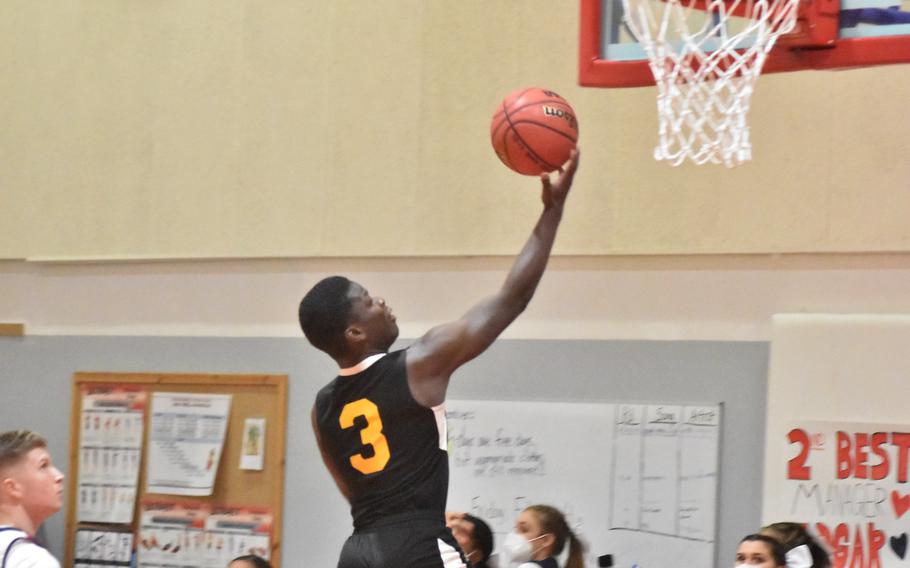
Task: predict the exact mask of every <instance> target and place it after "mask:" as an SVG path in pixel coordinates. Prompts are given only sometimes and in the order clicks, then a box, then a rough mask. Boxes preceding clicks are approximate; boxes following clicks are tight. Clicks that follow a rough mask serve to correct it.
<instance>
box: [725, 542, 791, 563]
mask: <svg viewBox="0 0 910 568" xmlns="http://www.w3.org/2000/svg"><path fill="white" fill-rule="evenodd" d="M734 567H735V568H787V559H786V551H785V550H784V547H783V545H781V543H780V542H778V541H777V540H775V539H773V538H771V537H770V536H765V535H763V534H750V535H748V536H746V537H745V538H743V539H742V540H741V541H740V543H739V548H737V549H736V563H735V564H734Z"/></svg>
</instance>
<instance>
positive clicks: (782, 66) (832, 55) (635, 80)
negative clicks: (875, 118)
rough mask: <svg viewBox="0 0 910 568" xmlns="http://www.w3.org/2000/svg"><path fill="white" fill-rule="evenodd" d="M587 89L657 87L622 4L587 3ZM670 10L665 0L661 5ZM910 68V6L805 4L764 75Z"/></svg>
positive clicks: (583, 70) (848, 0)
mask: <svg viewBox="0 0 910 568" xmlns="http://www.w3.org/2000/svg"><path fill="white" fill-rule="evenodd" d="M580 1H581V30H580V44H579V83H580V84H581V85H582V86H588V87H608V88H614V87H642V86H649V85H654V84H655V82H654V77H653V76H652V74H651V69H650V67H649V62H648V57H647V55H646V53H645V51H644V50H643V49H642V48H641V46H640V45H639V44H638V42H637V41H636V39H635V38H634V37H633V36H632V34H631V33H630V32H629V31H628V29H627V28H626V26H625V24H624V22H623V3H622V0H580ZM653 1H654V2H662V1H664V0H653ZM894 63H910V0H801V2H800V4H799V10H798V17H797V24H796V28H795V29H794V31H792V32H790V33H788V34H786V35H783V36H781V37H780V38H779V39H778V41H777V43H776V44H775V45H774V47H773V49H772V50H771V52H770V53H769V55H768V57H767V60H766V61H765V63H764V66H763V68H762V70H761V72H762V73H777V72H784V71H799V70H807V69H847V68H855V67H870V66H876V65H887V64H894Z"/></svg>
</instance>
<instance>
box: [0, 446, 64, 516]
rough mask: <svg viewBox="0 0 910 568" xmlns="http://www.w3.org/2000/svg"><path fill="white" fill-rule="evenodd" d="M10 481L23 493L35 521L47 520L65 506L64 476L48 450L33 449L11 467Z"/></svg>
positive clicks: (25, 504) (22, 495) (22, 496)
mask: <svg viewBox="0 0 910 568" xmlns="http://www.w3.org/2000/svg"><path fill="white" fill-rule="evenodd" d="M8 477H9V478H12V479H13V480H14V481H15V483H16V486H17V488H18V490H19V498H20V501H21V502H22V504H23V505H24V506H25V509H26V510H27V511H28V512H29V514H30V515H32V516H33V517H41V518H44V517H47V516H50V515H52V514H54V513H56V512H57V511H59V510H60V507H61V506H62V505H63V474H62V473H60V470H59V469H57V468H56V467H54V463H53V461H51V455H50V454H49V453H48V452H47V449H46V448H33V449H32V450H31V451H29V452H28V453H27V454H25V457H23V458H22V460H21V461H20V462H19V463H17V464H15V465H13V466H12V467H10V469H9V472H8Z"/></svg>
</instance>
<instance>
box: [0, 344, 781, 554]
mask: <svg viewBox="0 0 910 568" xmlns="http://www.w3.org/2000/svg"><path fill="white" fill-rule="evenodd" d="M767 360H768V344H766V343H757V342H756V343H746V342H683V341H680V342H647V341H531V340H501V341H499V342H497V344H496V345H495V346H493V347H492V348H491V349H490V350H489V351H488V352H487V353H485V354H484V355H482V356H481V357H480V358H479V359H477V360H476V361H473V362H472V363H470V364H468V365H466V366H465V367H464V368H462V369H461V370H460V371H459V372H458V373H457V374H456V376H455V378H454V379H453V382H452V385H451V387H450V390H449V396H450V397H452V398H462V399H472V398H480V399H511V400H516V399H529V400H560V401H578V400H589V401H593V400H602V401H611V402H612V401H638V402H645V401H660V402H721V403H723V404H724V423H723V430H722V441H721V479H720V487H721V489H720V514H719V517H718V527H719V546H718V554H719V558H720V561H719V565H722V566H723V565H727V564H728V562H727V561H728V560H729V559H730V558H732V554H733V551H734V549H735V546H736V542H737V541H738V540H739V538H740V537H741V536H742V535H744V534H746V533H748V532H751V531H754V530H755V529H756V528H757V526H758V522H759V519H760V515H761V472H762V467H763V463H764V460H763V448H764V426H765V408H766V386H767ZM76 371H124V372H126V371H154V372H188V373H194V372H205V373H277V374H287V375H290V377H291V381H290V383H291V385H290V399H289V412H288V437H287V444H288V448H287V452H288V461H287V477H286V480H285V490H286V497H285V525H284V535H285V539H284V555H285V558H286V559H287V560H292V559H303V558H306V559H308V562H307V565H312V566H334V565H335V562H336V560H337V554H338V551H339V550H340V547H341V544H342V542H343V540H344V538H345V537H346V535H347V533H348V532H349V529H350V520H349V517H348V513H347V506H346V504H345V503H344V501H343V499H342V498H341V497H340V496H339V495H338V493H337V491H336V490H335V488H334V485H333V484H332V482H331V480H330V478H329V476H328V474H327V473H326V472H325V471H324V468H323V466H322V462H321V460H320V458H319V455H318V452H317V450H316V446H315V443H314V441H313V437H312V434H311V432H310V425H309V416H308V413H309V408H310V405H311V403H312V399H313V396H314V395H315V392H316V390H318V388H319V387H320V386H322V384H323V383H324V382H326V381H327V380H328V379H329V378H331V377H332V376H333V374H334V367H333V364H332V362H331V361H330V360H329V359H328V358H327V357H325V356H324V355H322V354H320V353H317V352H315V351H313V350H312V349H310V348H308V347H307V346H306V344H305V342H304V340H303V339H299V340H297V339H289V338H198V337H193V338H181V337H82V336H79V337H76V336H72V337H63V336H59V337H25V338H4V339H0V396H2V399H3V409H4V410H3V412H2V413H0V429H3V430H7V429H12V428H31V429H34V430H37V431H39V432H42V433H43V434H45V435H46V436H47V437H48V439H49V441H50V445H51V451H52V453H53V454H54V455H55V456H56V457H57V460H58V462H60V465H61V466H63V467H64V468H65V467H66V465H67V464H66V459H67V457H66V456H67V453H66V452H67V443H68V440H69V432H68V429H69V409H70V381H71V376H72V374H73V373H74V372H76ZM47 529H48V537H49V540H50V545H51V548H52V550H53V551H54V552H55V554H58V555H61V553H62V542H63V538H62V536H63V515H62V514H61V515H57V516H56V517H54V518H53V519H51V520H50V521H49V522H48V526H47ZM288 565H289V566H290V565H291V564H288Z"/></svg>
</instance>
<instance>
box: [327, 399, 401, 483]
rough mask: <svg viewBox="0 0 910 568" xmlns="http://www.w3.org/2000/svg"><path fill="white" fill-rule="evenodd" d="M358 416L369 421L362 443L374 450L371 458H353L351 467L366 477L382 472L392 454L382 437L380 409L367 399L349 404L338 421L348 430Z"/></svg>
mask: <svg viewBox="0 0 910 568" xmlns="http://www.w3.org/2000/svg"><path fill="white" fill-rule="evenodd" d="M358 416H363V417H364V418H366V421H367V426H366V428H364V429H363V430H361V431H360V441H361V442H363V445H364V446H370V447H372V448H373V455H372V457H369V458H367V457H364V456H363V454H362V453H361V454H357V455H355V456H351V465H352V466H354V469H356V470H357V471H359V472H360V473H363V474H364V475H367V474H370V473H376V472H377V471H382V470H383V469H385V466H386V464H387V463H389V457H390V456H391V454H390V453H389V442H388V441H387V440H386V439H385V436H383V435H382V418H380V417H379V407H377V406H376V405H375V404H373V401H371V400H369V399H366V398H361V399H360V400H355V401H354V402H349V403H347V404H345V405H344V408H342V409H341V416H340V417H339V418H338V421H339V422H340V423H341V427H342V428H344V429H347V428H350V427H352V426H353V425H354V419H355V418H357V417H358Z"/></svg>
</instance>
